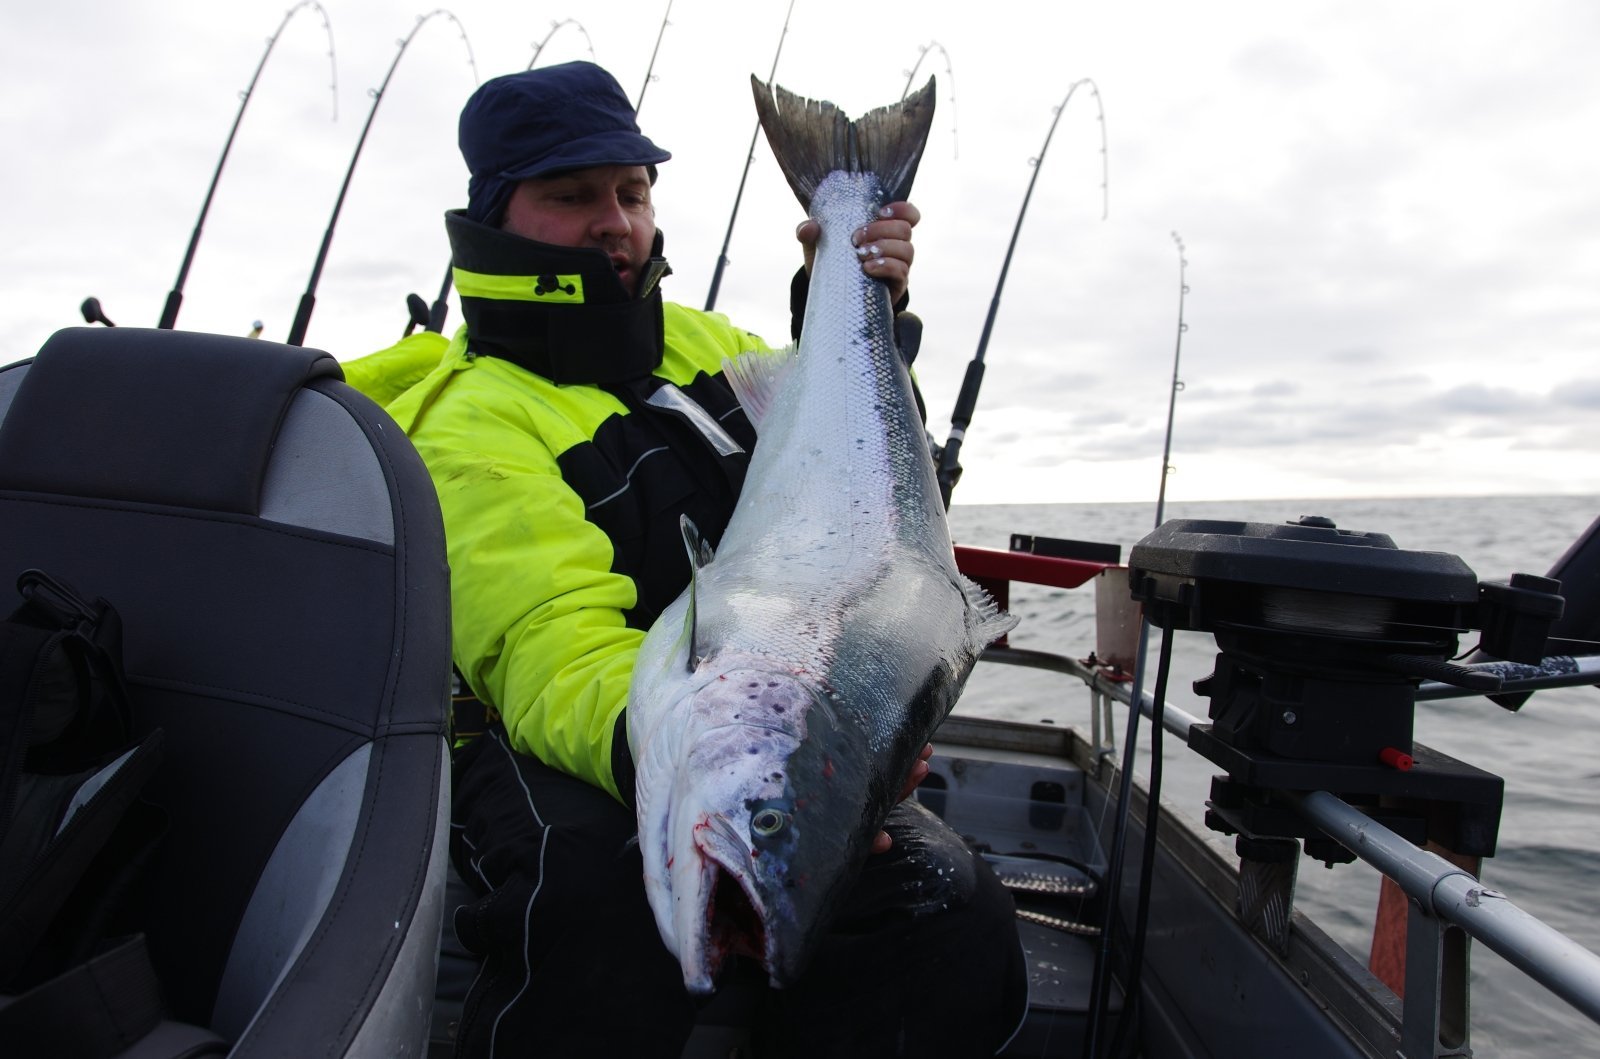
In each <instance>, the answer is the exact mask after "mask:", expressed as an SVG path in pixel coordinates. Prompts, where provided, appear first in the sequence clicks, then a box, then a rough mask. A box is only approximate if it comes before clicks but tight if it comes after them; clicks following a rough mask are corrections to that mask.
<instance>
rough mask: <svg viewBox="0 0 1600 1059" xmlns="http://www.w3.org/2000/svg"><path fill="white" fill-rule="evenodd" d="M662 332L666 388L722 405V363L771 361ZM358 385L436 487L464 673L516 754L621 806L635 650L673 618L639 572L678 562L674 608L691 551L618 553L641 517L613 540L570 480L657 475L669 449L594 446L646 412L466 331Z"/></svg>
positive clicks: (719, 333)
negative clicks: (593, 470) (481, 349)
mask: <svg viewBox="0 0 1600 1059" xmlns="http://www.w3.org/2000/svg"><path fill="white" fill-rule="evenodd" d="M663 316H664V333H665V354H664V356H663V359H662V363H661V366H660V367H659V368H657V369H656V371H655V375H656V376H657V377H658V378H663V379H666V380H668V381H670V382H672V383H674V384H676V385H677V386H679V387H682V388H685V389H690V390H691V391H692V390H693V389H694V388H700V389H701V390H702V392H704V388H705V387H707V386H711V387H713V388H716V387H721V388H722V389H724V390H725V389H726V387H725V386H723V384H722V383H721V382H720V379H708V378H707V377H710V376H717V375H718V374H719V373H720V371H721V365H722V359H723V358H724V357H731V356H735V355H737V354H739V353H742V352H746V351H749V350H761V351H767V350H768V347H767V346H766V344H765V343H764V342H763V341H762V340H761V339H760V338H758V337H756V336H755V335H753V334H750V333H748V332H745V331H742V330H739V329H738V328H736V327H733V326H732V325H731V324H730V323H729V322H728V321H727V319H726V318H725V317H723V316H721V315H719V314H708V313H703V312H699V311H697V310H694V309H689V308H686V307H684V306H681V305H674V304H672V303H670V302H668V303H664V305H663ZM344 369H345V376H346V379H347V380H348V381H349V382H350V383H351V384H352V385H353V386H355V387H356V388H358V389H360V390H362V391H363V392H365V393H367V394H368V396H371V397H373V398H374V399H375V400H377V401H378V402H379V403H380V404H383V405H384V406H385V407H386V409H387V410H388V412H389V414H390V415H391V416H393V417H394V419H395V420H396V421H397V422H398V423H399V425H400V426H401V428H402V429H404V430H405V431H406V433H407V434H408V435H409V436H410V438H411V441H412V442H413V444H415V445H416V447H417V450H418V451H419V452H420V453H421V455H422V458H423V460H424V461H425V462H426V464H427V466H428V469H429V471H430V472H431V474H432V475H433V480H434V485H435V487H436V488H437V489H438V493H439V504H440V507H441V509H442V511H443V513H444V524H445V538H446V544H447V548H448V553H449V560H450V574H451V609H452V626H453V631H452V642H453V654H454V659H455V664H456V667H457V668H458V669H459V670H460V671H461V673H462V675H463V676H464V677H465V678H466V680H467V681H468V683H469V684H470V685H471V686H472V689H473V691H474V692H475V693H476V694H477V695H478V696H479V698H481V699H482V700H483V701H484V702H485V703H486V704H489V705H491V706H493V707H494V708H496V709H497V710H498V711H499V714H500V717H501V719H502V720H503V721H504V723H505V726H506V730H507V732H508V733H509V734H510V737H511V742H512V746H513V747H514V748H515V749H517V750H519V751H521V752H523V753H527V754H532V755H534V756H536V757H538V758H539V759H541V760H542V761H544V762H545V763H547V764H549V765H552V766H554V767H556V768H559V769H561V770H563V771H565V772H568V773H570V774H572V775H574V776H577V777H579V778H581V779H584V780H586V781H588V782H590V783H593V784H595V785H596V786H599V787H601V788H603V789H605V790H607V791H609V792H610V793H611V794H612V795H613V796H615V797H618V798H621V797H622V793H621V792H619V790H618V787H617V781H616V778H615V777H614V776H613V774H612V742H613V738H614V734H615V732H616V729H617V719H618V717H619V716H620V714H621V713H622V710H623V708H624V706H625V705H626V703H627V693H628V681H629V677H630V675H631V673H632V671H633V663H634V658H635V655H636V653H637V651H638V647H639V644H640V642H641V641H642V640H643V638H644V633H645V631H646V629H647V628H648V624H649V621H650V620H653V615H654V609H658V608H659V606H664V605H665V602H664V601H663V602H659V603H657V604H655V605H654V607H653V608H647V609H645V610H644V611H643V612H641V610H640V607H641V600H640V587H639V584H638V583H636V580H635V576H634V573H630V569H629V568H630V567H638V566H641V565H643V564H645V563H646V562H649V563H650V564H652V565H655V566H659V565H662V559H661V557H662V556H663V555H667V554H671V553H675V555H676V561H677V564H678V565H677V566H676V567H675V568H674V570H673V572H671V573H670V574H669V575H668V576H670V577H672V578H675V579H676V585H677V588H672V589H671V595H676V592H677V591H678V589H680V588H681V586H682V585H684V584H686V583H687V581H688V560H687V557H686V556H685V555H684V552H683V545H682V543H681V540H677V539H674V540H672V541H670V542H667V549H668V550H667V551H663V549H662V542H660V541H655V542H649V548H648V549H647V550H641V549H643V548H644V545H643V544H639V543H636V542H619V541H617V540H614V539H613V536H612V535H613V534H615V535H616V536H618V537H623V536H629V534H628V533H625V532H624V531H622V530H619V529H618V528H617V527H618V525H625V524H628V521H629V520H630V519H632V518H634V517H635V516H633V515H628V516H626V517H625V518H623V519H622V520H621V522H619V523H611V524H607V525H606V528H602V524H601V523H602V522H603V521H604V520H600V519H598V516H597V515H596V514H595V512H596V511H598V510H602V509H605V510H609V509H610V508H611V507H614V505H612V504H605V506H604V508H602V506H601V505H602V504H603V503H604V502H605V501H607V500H609V498H591V499H590V500H588V501H586V500H585V499H584V497H583V496H582V495H580V492H579V491H578V489H576V488H575V487H574V485H573V484H571V483H569V481H568V480H567V478H566V477H564V474H566V475H577V474H579V473H581V468H582V467H585V466H594V465H596V463H597V462H598V463H601V464H606V465H607V471H606V473H607V474H613V473H614V474H616V475H618V476H619V478H618V480H620V481H625V482H631V481H632V480H633V479H631V478H628V477H627V473H628V472H629V471H632V470H634V469H635V468H633V467H625V466H615V464H616V463H618V462H619V461H620V460H622V459H627V458H637V459H638V466H641V467H644V470H645V472H646V473H650V474H652V475H653V471H652V470H651V468H650V467H649V466H646V465H645V460H644V457H645V456H650V457H651V458H659V457H658V456H657V455H655V454H656V453H658V450H659V449H660V446H656V445H650V444H646V443H639V442H634V443H633V444H634V445H635V446H636V447H640V446H642V447H643V448H645V449H646V450H647V451H646V452H645V453H644V454H643V455H640V454H637V453H635V454H633V455H623V454H619V453H616V452H610V453H602V452H598V451H595V450H596V449H597V448H598V446H597V445H596V444H595V439H596V437H597V434H601V433H604V434H605V435H606V437H607V438H615V437H616V436H618V435H619V434H621V433H624V432H626V431H637V430H639V429H642V428H643V426H644V424H640V423H629V422H627V421H626V417H629V416H630V415H634V414H635V413H634V412H631V411H630V409H629V407H628V405H627V404H626V403H625V402H624V401H623V400H622V399H619V397H618V396H617V395H616V393H615V392H613V391H608V389H603V388H601V387H598V386H590V385H566V386H563V385H558V384H556V383H553V382H550V381H549V380H547V379H545V378H543V377H541V376H538V375H535V374H533V373H532V372H529V371H526V370H524V369H522V368H520V367H518V366H516V365H514V364H512V363H510V362H508V361H505V360H500V359H498V358H496V357H491V356H474V355H471V354H469V352H468V350H467V337H466V330H465V328H462V329H461V330H460V331H458V332H457V334H456V336H455V339H454V340H453V341H451V342H450V343H449V344H448V346H447V347H446V346H445V343H444V339H443V338H442V336H439V335H432V334H419V335H414V336H411V337H410V338H407V339H404V340H402V341H401V342H400V343H398V344H397V345H396V346H393V347H391V348H389V349H387V350H382V351H380V352H378V353H374V354H372V355H371V356H368V357H363V358H361V359H360V360H356V361H349V362H346V363H345V365H344ZM691 384H693V386H692V387H691ZM729 400H730V402H731V394H730V395H729ZM728 414H729V416H730V418H732V417H733V413H732V412H730V413H728ZM618 417H622V418H618ZM738 418H739V419H740V420H742V413H739V414H738ZM667 429H668V430H669V431H670V430H671V428H670V427H669V428H667ZM752 439H753V437H752ZM690 447H692V445H691V446H690ZM653 480H654V479H653ZM731 495H733V496H736V495H737V484H736V483H735V484H734V485H733V487H732V493H731ZM660 499H661V498H660V497H659V496H658V497H657V498H656V500H655V501H652V502H659V501H660ZM668 499H670V497H669V498H668ZM728 503H729V506H730V509H731V501H729V502H728ZM723 518H724V521H725V518H726V515H725V514H724V516H723ZM673 524H674V526H675V524H676V520H675V518H674V520H673ZM649 530H650V527H649V526H645V527H643V531H644V532H646V533H648V532H649ZM702 530H704V527H702ZM720 532H721V528H720V526H718V527H716V529H715V534H716V536H720ZM672 535H673V536H674V537H676V533H675V531H674V533H673V534H672ZM655 536H661V534H659V533H656V534H655ZM666 562H667V564H668V565H670V564H671V562H672V560H666ZM635 572H636V571H635ZM654 594H655V595H657V596H659V595H660V594H661V592H660V591H655V592H654ZM629 795H630V797H631V792H629Z"/></svg>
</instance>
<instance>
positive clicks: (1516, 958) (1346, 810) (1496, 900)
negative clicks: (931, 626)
mask: <svg viewBox="0 0 1600 1059" xmlns="http://www.w3.org/2000/svg"><path fill="white" fill-rule="evenodd" d="M983 657H984V660H985V661H987V662H995V663H1001V664H1005V665H1014V666H1022V667H1026V668H1029V669H1036V670H1041V671H1045V672H1055V673H1061V674H1064V675H1067V676H1071V677H1075V678H1076V679H1078V680H1079V681H1081V682H1082V683H1083V684H1084V685H1085V686H1086V687H1087V688H1088V689H1089V691H1090V694H1091V700H1092V702H1091V715H1092V718H1093V723H1092V731H1091V734H1090V739H1091V746H1092V747H1093V749H1094V752H1095V754H1096V755H1097V756H1098V757H1102V758H1103V757H1108V756H1110V755H1111V754H1112V753H1113V751H1114V749H1115V747H1114V745H1113V740H1112V737H1111V733H1112V732H1113V728H1112V726H1111V723H1110V722H1111V717H1110V710H1111V703H1112V702H1113V701H1115V702H1120V703H1122V704H1123V705H1124V706H1127V705H1130V704H1131V703H1132V701H1133V683H1132V682H1131V681H1128V680H1126V679H1118V678H1116V677H1114V676H1111V675H1108V674H1107V672H1106V671H1105V670H1104V669H1103V668H1102V667H1100V666H1097V665H1095V664H1094V663H1093V662H1092V661H1085V660H1080V659H1077V658H1072V657H1070V656H1067V655H1062V654H1056V653H1053V652H1048V651H1038V650H1032V649H1023V648H1014V647H992V648H990V649H989V650H988V651H986V652H985V653H984V656H983ZM1494 664H1495V665H1500V663H1494ZM1524 668H1526V669H1528V670H1529V672H1528V673H1527V674H1526V676H1525V680H1526V681H1527V687H1528V689H1529V690H1532V689H1534V688H1536V687H1537V688H1547V687H1553V686H1563V685H1578V684H1592V683H1596V682H1600V659H1597V658H1576V659H1572V658H1550V659H1546V660H1545V663H1544V664H1543V665H1542V666H1539V667H1524ZM1508 690H1510V689H1508ZM1461 694H1464V693H1463V692H1462V691H1461V690H1460V689H1458V688H1453V687H1451V686H1449V685H1443V684H1436V683H1435V682H1424V683H1423V685H1422V688H1421V692H1420V694H1419V696H1418V697H1419V698H1446V697H1450V696H1454V695H1461ZM1140 710H1141V713H1142V714H1143V715H1144V716H1145V717H1148V718H1150V719H1151V720H1152V721H1155V720H1157V719H1159V721H1160V723H1161V725H1162V727H1163V729H1165V730H1166V731H1167V732H1169V733H1171V734H1173V735H1175V736H1178V737H1180V738H1184V739H1187V737H1188V734H1189V729H1190V728H1191V727H1192V726H1194V725H1197V724H1204V723H1206V722H1205V719H1204V718H1201V717H1198V716H1196V715H1195V714H1193V713H1190V712H1188V711H1187V710H1184V709H1183V708H1182V707H1179V706H1176V705H1174V704H1173V703H1171V702H1164V703H1162V706H1161V709H1160V710H1159V711H1158V710H1157V709H1156V701H1155V698H1154V696H1153V695H1151V694H1150V693H1149V692H1142V694H1141V701H1140ZM1291 801H1292V804H1293V805H1294V807H1295V809H1296V810H1297V812H1298V813H1299V814H1300V815H1301V816H1302V817H1303V818H1304V819H1306V820H1307V821H1309V822H1310V823H1311V824H1313V825H1315V826H1316V827H1317V828H1319V829H1320V830H1321V831H1322V832H1324V833H1325V834H1327V835H1328V836H1329V837H1331V838H1333V839H1334V840H1335V841H1337V842H1338V843H1339V844H1340V845H1342V846H1343V847H1345V848H1346V849H1348V850H1349V851H1350V852H1351V853H1353V854H1354V855H1355V856H1356V857H1358V858H1360V859H1361V860H1362V861H1364V862H1366V863H1367V864H1369V865H1371V866H1372V867H1374V868H1376V869H1377V870H1378V871H1379V872H1381V873H1382V874H1383V875H1384V876H1386V877H1387V878H1389V879H1391V880H1393V881H1394V882H1395V884H1396V885H1398V886H1399V887H1400V888H1401V890H1402V891H1403V892H1404V893H1405V895H1406V897H1407V898H1408V899H1409V901H1408V906H1409V909H1410V912H1409V918H1408V921H1407V932H1406V979H1405V994H1404V995H1405V997H1406V998H1407V1000H1406V1002H1405V1003H1404V1004H1403V1007H1402V1012H1403V1013H1402V1024H1401V1027H1400V1035H1401V1043H1402V1049H1401V1052H1400V1054H1401V1055H1402V1056H1405V1057H1406V1059H1417V1057H1420V1056H1434V1057H1437V1056H1445V1055H1455V1054H1461V1053H1460V1051H1459V1050H1458V1045H1459V1044H1461V1043H1464V1040H1465V1036H1466V1027H1465V1025H1464V1023H1465V1018H1466V1011H1467V1004H1466V992H1467V980H1466V979H1467V975H1466V949H1465V947H1464V946H1461V945H1459V944H1457V943H1456V942H1457V939H1456V938H1453V937H1452V932H1453V931H1460V932H1463V933H1465V934H1466V935H1468V936H1470V937H1472V938H1474V939H1476V940H1478V941H1480V942H1482V943H1483V944H1485V945H1487V946H1488V947H1489V948H1490V949H1491V950H1493V951H1494V952H1496V953H1498V954H1499V955H1500V956H1502V957H1504V958H1505V959H1506V960H1507V961H1508V962H1510V963H1511V964H1512V965H1513V966H1515V967H1517V968H1518V969H1519V970H1521V971H1522V972H1523V973H1525V974H1526V975H1528V977H1530V978H1531V979H1533V980H1534V981H1535V982H1537V983H1538V984H1540V985H1541V986H1543V987H1544V988H1545V989H1547V990H1549V991H1550V992H1551V993H1553V994H1555V995H1556V996H1558V997H1560V998H1561V999H1562V1000H1564V1001H1566V1002H1567V1003H1569V1004H1571V1005H1572V1006H1573V1007H1574V1008H1576V1009H1577V1010H1578V1011H1580V1012H1582V1013H1583V1014H1584V1015H1585V1016H1587V1017H1588V1018H1589V1019H1590V1020H1592V1021H1594V1022H1596V1023H1597V1024H1600V956H1597V955H1596V954H1594V953H1593V952H1590V951H1589V950H1588V949H1586V948H1584V947H1583V946H1582V945H1580V944H1578V943H1577V942H1576V941H1573V940H1572V939H1571V938H1569V937H1567V936H1566V935H1564V934H1562V933H1561V932H1560V931H1558V930H1556V929H1555V928H1554V927H1551V926H1550V925H1548V924H1546V923H1544V922H1543V921H1542V920H1540V919H1539V918H1538V917H1536V916H1534V915H1532V914H1531V913H1529V912H1527V911H1525V910H1524V909H1522V908H1520V907H1519V906H1518V905H1517V904H1516V903H1515V902H1513V901H1512V900H1511V899H1510V898H1509V897H1508V896H1507V895H1506V894H1504V893H1502V892H1501V891H1499V890H1496V889H1492V888H1490V887H1487V886H1485V885H1483V883H1481V882H1480V881H1479V880H1478V879H1476V878H1475V877H1474V876H1473V875H1471V874H1470V873H1468V872H1467V871H1465V870H1463V869H1462V868H1460V867H1458V866H1456V865H1454V864H1452V863H1450V862H1449V861H1447V860H1445V859H1444V858H1443V857H1440V856H1438V855H1437V854H1435V853H1432V852H1429V851H1428V850H1425V849H1421V848H1419V847H1417V846H1416V845H1414V844H1413V843H1411V842H1410V841H1408V840H1407V839H1405V838H1403V837H1401V836H1400V835H1397V834H1396V833H1395V832H1393V831H1391V830H1390V829H1388V828H1387V827H1384V826H1383V825H1382V824H1380V823H1378V822H1376V821H1375V820H1373V819H1372V818H1371V817H1369V816H1367V815H1366V814H1365V813H1363V812H1361V811H1360V810H1359V809H1356V808H1354V807H1353V806H1351V805H1349V804H1347V803H1346V802H1344V801H1343V800H1342V799H1340V798H1338V797H1336V796H1335V795H1333V794H1329V793H1327V792H1325V791H1317V792H1310V793H1300V794H1295V795H1292V796H1291Z"/></svg>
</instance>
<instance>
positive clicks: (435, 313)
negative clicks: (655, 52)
mask: <svg viewBox="0 0 1600 1059" xmlns="http://www.w3.org/2000/svg"><path fill="white" fill-rule="evenodd" d="M667 8H668V10H671V8H672V5H671V4H668V5H667ZM562 26H576V27H577V30H578V32H579V33H582V34H583V39H584V42H585V43H586V44H587V45H588V47H589V58H590V60H591V61H592V60H593V59H594V58H595V54H594V40H593V39H592V38H591V37H590V36H589V31H588V30H586V29H584V28H583V23H582V22H579V21H578V20H577V19H575V18H563V19H561V20H559V21H557V20H555V19H552V20H551V21H550V29H549V30H548V31H547V32H546V33H545V35H544V39H543V40H541V41H540V42H539V43H537V44H535V45H534V46H533V55H532V56H531V57H530V58H529V59H528V65H527V66H526V67H525V68H524V69H528V70H531V69H533V66H534V64H535V63H537V62H538V61H539V54H540V53H541V52H543V51H544V46H545V45H546V44H549V43H550V38H551V37H554V36H555V35H556V31H557V30H559V29H560V28H561V27H562ZM650 61H651V62H652V63H653V62H654V61H655V60H654V58H652V59H651V60H650ZM474 71H476V67H474ZM641 96H642V93H641ZM634 113H635V114H637V113H638V110H637V109H635V110H634ZM454 284H455V262H454V261H452V262H451V263H450V264H447V265H446V266H445V267H444V280H443V281H442V282H441V283H440V284H439V296H438V297H437V298H435V299H434V300H433V305H432V306H430V307H429V308H428V311H427V313H426V315H425V316H424V317H423V319H422V323H423V325H424V328H423V329H424V330H427V331H432V332H433V333H434V334H439V333H441V332H443V331H444V321H445V317H447V316H449V315H450V288H451V287H452V286H454ZM412 298H417V300H418V301H421V300H422V299H421V298H420V297H419V296H418V295H415V294H411V295H407V297H406V304H407V307H408V308H409V309H410V314H411V317H410V318H411V321H412V326H415V324H416V322H417V312H416V308H415V306H413V305H412V304H411V299H412ZM411 330H412V328H411V327H409V326H408V327H407V328H406V334H408V335H409V334H410V333H411Z"/></svg>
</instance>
